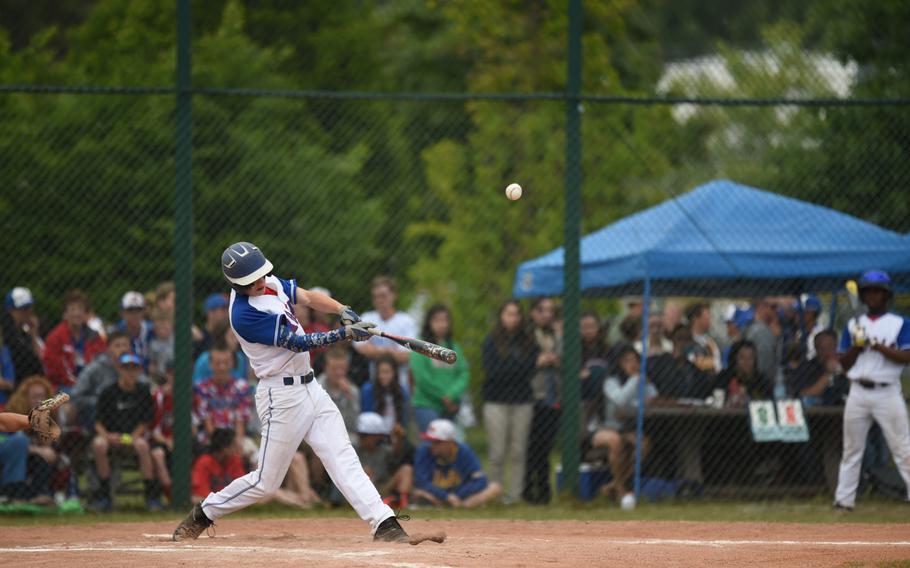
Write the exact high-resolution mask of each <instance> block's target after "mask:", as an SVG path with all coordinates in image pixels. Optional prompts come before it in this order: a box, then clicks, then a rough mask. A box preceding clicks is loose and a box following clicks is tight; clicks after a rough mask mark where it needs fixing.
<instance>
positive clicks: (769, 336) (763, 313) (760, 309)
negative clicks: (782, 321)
mask: <svg viewBox="0 0 910 568" xmlns="http://www.w3.org/2000/svg"><path fill="white" fill-rule="evenodd" d="M752 309H753V310H754V312H755V319H754V320H753V321H752V323H750V324H749V326H748V327H746V331H745V333H744V334H743V338H744V339H746V340H747V341H749V342H750V343H751V344H752V345H753V347H754V349H755V355H756V358H757V360H756V366H757V367H758V372H759V374H761V375H762V376H763V377H765V378H766V379H767V380H769V381H772V384H776V381H777V375H778V372H779V370H780V348H779V346H778V341H777V335H775V333H774V329H776V326H777V322H778V320H777V313H776V311H775V309H774V305H773V304H772V303H771V301H770V300H769V299H767V298H758V299H756V300H755V301H754V302H753V308H752ZM772 328H774V329H772Z"/></svg>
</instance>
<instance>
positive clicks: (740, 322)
mask: <svg viewBox="0 0 910 568" xmlns="http://www.w3.org/2000/svg"><path fill="white" fill-rule="evenodd" d="M754 319H755V311H754V310H753V309H752V308H751V307H748V308H737V309H736V312H735V313H734V314H733V324H734V325H736V327H738V328H739V329H743V328H745V327H746V326H747V325H749V324H750V323H752V320H754Z"/></svg>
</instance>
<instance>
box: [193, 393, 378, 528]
mask: <svg viewBox="0 0 910 568" xmlns="http://www.w3.org/2000/svg"><path fill="white" fill-rule="evenodd" d="M298 381H299V379H297V378H296V377H295V381H294V384H293V385H285V384H284V383H283V382H282V380H281V379H280V378H279V379H263V380H260V382H259V385H258V387H257V388H256V410H257V411H258V412H259V418H260V420H261V422H262V440H261V441H260V443H259V467H258V469H256V470H255V471H252V472H250V473H248V474H246V475H244V476H243V477H240V478H237V479H235V480H234V481H232V482H231V483H230V484H229V485H228V486H227V487H225V488H224V489H222V490H221V491H219V492H218V493H210V494H209V495H208V497H206V498H205V500H204V501H203V502H202V510H203V512H205V515H206V516H207V517H208V518H209V519H211V520H213V521H214V520H216V519H218V518H220V517H222V516H224V515H227V514H228V513H232V512H234V511H236V510H238V509H242V508H244V507H247V506H249V505H252V504H254V503H257V502H259V501H262V500H263V499H265V498H266V497H268V496H270V495H272V494H273V493H275V491H277V490H278V488H280V487H281V482H282V481H283V480H284V477H285V475H286V474H287V471H288V467H290V465H291V460H292V459H293V458H294V453H295V452H296V451H297V448H298V447H299V446H300V442H301V441H303V440H306V443H307V444H309V445H310V447H311V448H313V451H314V452H316V455H317V456H319V459H320V460H322V464H323V466H325V469H326V472H328V474H329V476H330V477H331V478H332V481H333V482H335V485H336V486H337V487H338V489H339V490H340V491H341V494H342V495H344V497H345V499H347V501H348V503H350V504H351V506H352V507H354V510H355V511H357V514H358V515H360V518H362V519H363V520H365V521H366V522H368V523H370V527H371V532H376V527H378V526H379V524H380V523H381V522H382V521H384V520H386V519H387V518H389V517H392V516H394V513H393V512H392V509H390V508H389V506H388V505H386V504H385V503H383V502H382V499H381V498H380V497H379V493H378V492H377V491H376V488H375V487H374V486H373V483H372V482H371V481H370V479H369V478H368V477H367V475H366V473H364V471H363V467H362V466H361V465H360V460H359V459H358V458H357V454H356V453H355V452H354V448H353V447H352V446H351V440H350V438H349V437H348V432H347V430H346V429H345V426H344V420H342V418H341V413H340V412H339V411H338V407H336V406H335V403H334V402H332V399H331V398H329V395H328V394H326V392H325V390H324V389H323V388H322V387H321V386H319V383H318V382H317V381H315V380H313V381H310V382H309V383H307V384H305V385H301V384H300V383H299V382H298Z"/></svg>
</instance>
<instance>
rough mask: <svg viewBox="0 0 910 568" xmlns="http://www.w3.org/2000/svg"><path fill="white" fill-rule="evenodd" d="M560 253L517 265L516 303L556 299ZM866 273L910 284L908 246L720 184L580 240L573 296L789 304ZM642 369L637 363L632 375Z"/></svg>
mask: <svg viewBox="0 0 910 568" xmlns="http://www.w3.org/2000/svg"><path fill="white" fill-rule="evenodd" d="M563 266H564V249H563V248H559V249H556V250H554V251H552V252H549V253H547V254H545V255H543V256H541V257H538V258H536V259H533V260H529V261H526V262H523V263H522V264H521V265H519V267H518V270H517V272H516V275H515V282H514V286H513V295H514V296H515V297H516V298H522V297H538V296H556V295H559V294H561V293H562V292H563ZM870 268H878V269H882V270H886V271H888V272H889V273H890V274H891V276H892V278H893V279H894V280H895V282H896V284H897V285H898V287H901V288H906V287H907V286H908V284H910V238H908V237H907V236H903V235H899V234H897V233H894V232H892V231H888V230H885V229H882V228H881V227H878V226H876V225H873V224H871V223H867V222H865V221H862V220H860V219H857V218H855V217H851V216H849V215H846V214H844V213H840V212H838V211H834V210H832V209H828V208H825V207H821V206H818V205H812V204H810V203H806V202H803V201H799V200H796V199H791V198H788V197H783V196H780V195H777V194H774V193H769V192H766V191H762V190H759V189H755V188H752V187H748V186H745V185H740V184H737V183H734V182H731V181H727V180H716V181H712V182H709V183H707V184H705V185H702V186H699V187H697V188H695V189H694V190H692V191H690V192H688V193H686V194H684V195H681V196H679V197H677V198H674V199H671V200H668V201H666V202H664V203H662V204H660V205H657V206H654V207H651V208H650V209H646V210H644V211H642V212H640V213H637V214H635V215H632V216H630V217H626V218H625V219H622V220H620V221H617V222H615V223H613V224H611V225H608V226H606V227H604V228H602V229H600V230H598V231H595V232H594V233H591V234H589V235H587V236H585V237H584V238H582V240H581V288H582V291H583V293H584V294H586V295H589V296H614V295H625V294H642V295H643V296H644V307H645V311H644V314H643V315H642V318H643V324H642V333H643V334H644V337H642V342H643V344H644V345H647V344H648V338H647V333H648V331H647V330H648V325H647V321H648V308H649V306H650V303H651V302H650V298H651V295H652V294H656V295H661V296H672V295H676V296H701V297H705V296H728V297H729V296H749V295H775V294H788V295H798V294H800V293H802V292H808V291H821V290H839V289H841V288H842V287H843V285H844V281H845V280H846V279H848V278H854V277H856V276H857V275H859V274H860V273H862V272H863V271H865V270H868V269H870ZM646 369H647V356H646V353H643V354H642V365H641V372H642V376H644V375H645V373H646ZM644 385H645V383H644V381H641V382H640V383H639V386H640V388H639V412H638V440H639V444H637V448H636V464H635V493H636V496H638V494H639V492H640V479H641V475H640V474H641V470H640V468H641V460H640V452H641V448H640V440H641V428H642V423H643V408H644V404H643V402H644V401H643V399H644Z"/></svg>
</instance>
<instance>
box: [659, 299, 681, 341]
mask: <svg viewBox="0 0 910 568" xmlns="http://www.w3.org/2000/svg"><path fill="white" fill-rule="evenodd" d="M682 318H683V308H682V305H680V304H679V302H674V301H672V300H671V301H668V302H667V303H666V304H664V312H663V320H664V321H663V328H664V334H665V335H666V337H667V339H670V340H672V339H673V338H672V337H670V335H671V334H672V333H673V330H674V329H676V328H677V327H678V326H679V324H680V323H682Z"/></svg>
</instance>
